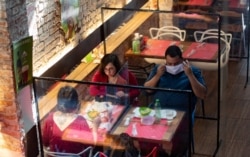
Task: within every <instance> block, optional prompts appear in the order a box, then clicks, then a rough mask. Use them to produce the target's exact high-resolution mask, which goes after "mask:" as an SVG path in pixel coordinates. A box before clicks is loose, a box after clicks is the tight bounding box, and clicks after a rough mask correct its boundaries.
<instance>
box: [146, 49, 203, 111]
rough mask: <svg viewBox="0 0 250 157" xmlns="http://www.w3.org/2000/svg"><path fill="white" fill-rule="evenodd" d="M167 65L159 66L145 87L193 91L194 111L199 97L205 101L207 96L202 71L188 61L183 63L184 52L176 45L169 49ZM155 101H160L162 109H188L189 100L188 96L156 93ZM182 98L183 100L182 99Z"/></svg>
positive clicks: (166, 55) (166, 56)
mask: <svg viewBox="0 0 250 157" xmlns="http://www.w3.org/2000/svg"><path fill="white" fill-rule="evenodd" d="M165 58H166V65H157V66H156V67H154V69H153V70H152V71H151V73H150V75H149V77H148V79H147V80H146V82H145V84H144V86H145V87H160V88H170V89H178V90H192V91H193V96H192V104H191V105H192V111H194V109H195V104H196V101H197V97H198V98H201V99H204V98H205V96H206V92H207V89H206V86H205V81H204V79H203V77H202V75H201V71H200V70H199V69H197V68H195V67H191V66H190V64H189V62H188V61H183V58H182V52H181V50H180V48H179V47H178V46H176V45H173V46H170V47H168V49H167V50H166V52H165ZM153 95H154V100H155V99H159V100H160V103H161V107H162V108H174V109H179V110H185V108H186V109H187V106H183V105H187V103H188V98H187V96H186V95H184V94H183V95H180V94H177V93H176V94H175V93H172V92H168V93H167V92H162V91H156V92H154V93H153ZM180 96H182V97H183V98H180Z"/></svg>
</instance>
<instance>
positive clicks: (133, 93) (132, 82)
mask: <svg viewBox="0 0 250 157" xmlns="http://www.w3.org/2000/svg"><path fill="white" fill-rule="evenodd" d="M128 75H129V85H135V86H137V85H138V82H137V79H136V77H135V76H134V74H132V73H131V72H130V71H129V72H128ZM139 94H140V91H139V90H138V89H136V88H131V89H130V90H129V96H130V98H132V99H133V98H135V97H137V96H138V95H139Z"/></svg>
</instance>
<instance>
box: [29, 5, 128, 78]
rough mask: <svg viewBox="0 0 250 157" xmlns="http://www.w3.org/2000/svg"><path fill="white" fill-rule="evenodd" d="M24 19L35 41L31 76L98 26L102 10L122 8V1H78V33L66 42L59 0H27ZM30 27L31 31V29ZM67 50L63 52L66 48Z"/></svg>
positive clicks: (50, 63) (59, 56) (38, 73)
mask: <svg viewBox="0 0 250 157" xmlns="http://www.w3.org/2000/svg"><path fill="white" fill-rule="evenodd" d="M26 3H27V5H26V8H27V15H28V16H27V17H28V23H29V30H30V34H31V35H33V39H34V50H33V54H34V55H33V69H34V75H35V76H39V75H40V74H42V73H43V72H44V70H42V67H45V68H46V69H48V68H50V67H51V65H52V64H53V63H55V60H58V59H59V58H62V57H63V56H64V55H66V54H67V53H68V52H69V50H71V49H73V48H74V47H75V46H76V45H77V44H78V43H79V42H80V41H82V40H84V39H85V38H86V37H87V36H88V35H89V34H90V33H92V31H93V30H94V29H96V28H97V27H99V26H100V25H101V7H103V6H112V7H115V6H123V5H125V0H120V1H116V0H92V1H89V0H79V17H78V21H79V22H78V28H79V29H78V31H77V33H76V35H75V36H74V38H72V39H71V40H70V42H65V40H64V33H63V31H62V29H60V26H61V3H60V2H59V0H54V1H52V0H44V1H38V0H27V1H26ZM30 28H32V30H31V29H30ZM66 48H67V49H68V50H67V51H65V49H66Z"/></svg>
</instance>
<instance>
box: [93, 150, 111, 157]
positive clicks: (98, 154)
mask: <svg viewBox="0 0 250 157" xmlns="http://www.w3.org/2000/svg"><path fill="white" fill-rule="evenodd" d="M93 157H108V156H107V155H106V154H104V153H103V152H100V151H99V152H96V153H95V154H94V156H93Z"/></svg>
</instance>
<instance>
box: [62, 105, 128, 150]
mask: <svg viewBox="0 0 250 157" xmlns="http://www.w3.org/2000/svg"><path fill="white" fill-rule="evenodd" d="M103 106H104V107H107V108H105V109H103ZM125 110H126V106H124V105H119V104H112V103H111V102H95V101H90V102H84V103H82V107H81V109H80V113H79V115H80V116H83V117H84V118H85V119H86V121H87V123H88V125H89V127H90V128H91V131H84V130H76V129H67V130H66V131H65V132H64V134H63V136H62V139H63V140H65V141H71V142H79V143H84V144H90V145H98V146H110V145H111V143H112V139H109V138H107V136H106V135H107V133H108V132H109V130H110V129H111V128H112V127H113V126H114V125H115V123H116V122H117V121H118V119H119V118H120V116H121V115H122V114H123V112H125ZM90 112H96V115H97V116H100V119H99V120H96V118H93V117H90ZM97 116H96V117H97ZM97 121H98V122H97ZM97 123H98V124H97ZM96 125H98V126H96ZM94 127H97V129H94Z"/></svg>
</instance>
